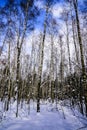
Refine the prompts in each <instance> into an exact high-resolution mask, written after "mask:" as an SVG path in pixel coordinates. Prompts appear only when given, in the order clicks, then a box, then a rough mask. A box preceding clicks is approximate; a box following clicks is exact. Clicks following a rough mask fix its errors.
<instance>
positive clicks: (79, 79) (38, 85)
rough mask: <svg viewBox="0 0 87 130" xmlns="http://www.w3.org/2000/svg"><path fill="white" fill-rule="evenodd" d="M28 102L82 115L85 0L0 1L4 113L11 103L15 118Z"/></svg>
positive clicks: (86, 84)
mask: <svg viewBox="0 0 87 130" xmlns="http://www.w3.org/2000/svg"><path fill="white" fill-rule="evenodd" d="M31 100H33V101H34V102H36V104H37V106H36V108H37V109H36V111H37V112H40V101H42V100H43V101H48V102H51V103H54V102H56V105H57V104H58V102H59V101H60V100H61V101H64V105H65V106H67V105H68V106H69V107H70V108H71V109H72V108H76V107H77V108H78V110H79V111H80V112H81V113H82V114H83V115H85V116H87V0H81V1H80V0H19V1H17V0H7V1H6V2H4V0H3V1H2V2H1V3H0V102H3V104H4V107H3V110H4V111H5V112H6V111H8V110H9V108H10V104H11V102H15V101H16V103H17V105H16V113H15V114H16V117H18V113H19V109H18V108H19V105H20V104H21V107H23V103H24V102H25V101H26V103H27V104H28V105H29V104H30V101H31ZM67 101H68V103H67ZM56 109H57V108H56Z"/></svg>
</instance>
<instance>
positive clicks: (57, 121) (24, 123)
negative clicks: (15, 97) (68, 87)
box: [0, 102, 87, 130]
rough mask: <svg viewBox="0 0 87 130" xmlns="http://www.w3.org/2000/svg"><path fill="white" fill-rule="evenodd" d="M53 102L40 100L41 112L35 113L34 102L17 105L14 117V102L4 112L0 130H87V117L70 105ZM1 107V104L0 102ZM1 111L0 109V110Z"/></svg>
mask: <svg viewBox="0 0 87 130" xmlns="http://www.w3.org/2000/svg"><path fill="white" fill-rule="evenodd" d="M60 104H61V103H59V104H58V105H57V108H58V109H57V110H56V108H55V106H56V105H55V103H54V104H51V103H46V102H45V103H44V102H41V112H40V113H36V103H33V102H31V105H30V106H28V105H27V104H25V105H23V108H22V109H21V107H20V106H19V116H18V118H16V117H15V110H16V102H15V103H13V104H11V106H10V109H9V111H8V112H4V114H3V118H1V119H0V120H2V121H0V122H1V123H0V130H87V119H86V118H85V117H83V116H82V115H81V114H80V113H79V112H77V111H76V110H73V111H72V110H71V109H70V107H66V106H63V105H60ZM0 106H1V108H2V107H3V104H0ZM1 108H0V109H1ZM0 111H1V110H0Z"/></svg>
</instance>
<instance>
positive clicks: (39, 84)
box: [37, 7, 48, 112]
mask: <svg viewBox="0 0 87 130" xmlns="http://www.w3.org/2000/svg"><path fill="white" fill-rule="evenodd" d="M47 14H48V7H47V9H46V16H45V22H44V32H43V38H42V46H41V52H40V64H39V69H38V75H39V77H38V86H37V112H40V92H41V89H40V86H41V76H42V69H43V58H44V43H45V37H46V20H47Z"/></svg>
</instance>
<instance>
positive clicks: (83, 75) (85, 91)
mask: <svg viewBox="0 0 87 130" xmlns="http://www.w3.org/2000/svg"><path fill="white" fill-rule="evenodd" d="M73 5H74V10H75V15H76V22H77V32H78V40H79V47H80V56H81V65H82V78H83V85H82V86H83V88H82V90H84V94H83V93H82V92H81V93H82V95H84V97H85V107H86V116H87V84H86V72H85V63H84V55H83V45H82V38H81V32H80V22H79V16H78V7H77V0H73ZM82 113H83V112H82Z"/></svg>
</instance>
